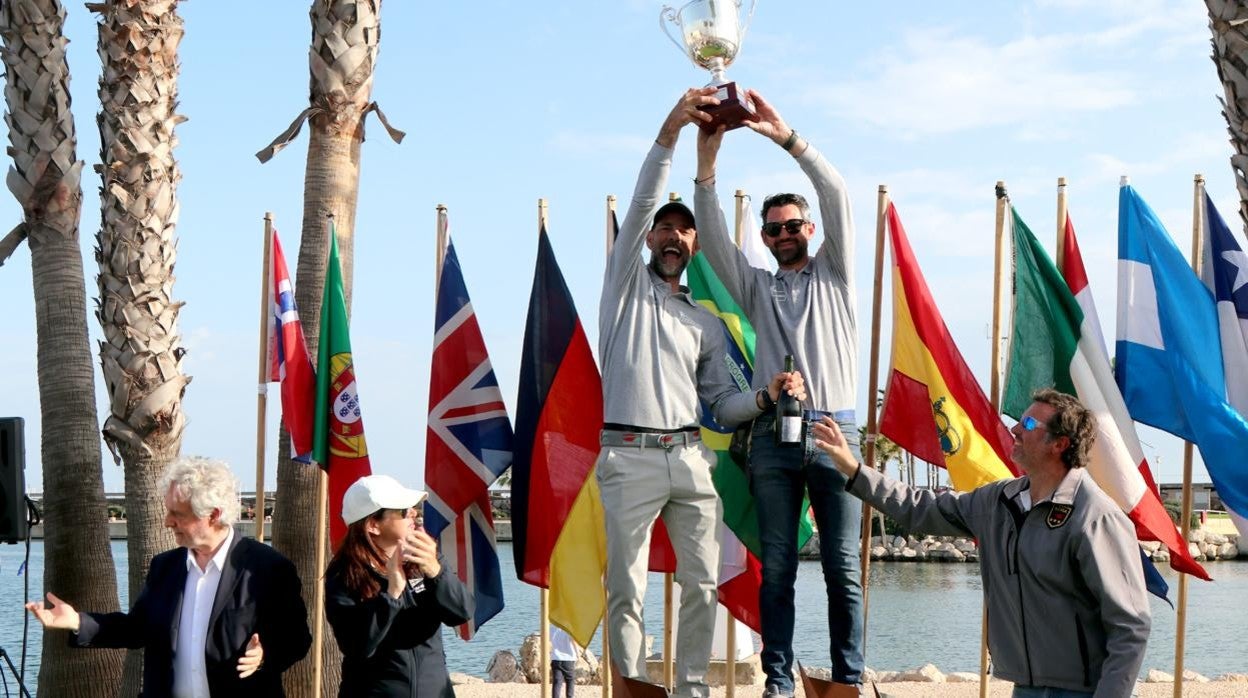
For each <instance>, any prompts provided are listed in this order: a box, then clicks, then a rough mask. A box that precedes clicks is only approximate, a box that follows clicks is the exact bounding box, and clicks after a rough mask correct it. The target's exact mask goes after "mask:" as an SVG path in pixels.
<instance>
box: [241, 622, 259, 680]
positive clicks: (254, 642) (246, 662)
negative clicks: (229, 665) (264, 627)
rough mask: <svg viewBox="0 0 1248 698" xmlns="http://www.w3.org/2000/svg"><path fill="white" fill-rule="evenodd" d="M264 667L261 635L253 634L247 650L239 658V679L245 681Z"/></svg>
mask: <svg viewBox="0 0 1248 698" xmlns="http://www.w3.org/2000/svg"><path fill="white" fill-rule="evenodd" d="M262 666H264V645H261V644H260V633H253V634H252V636H251V640H249V641H248V642H247V649H246V650H245V651H244V652H243V656H241V657H239V658H238V678H240V679H245V678H247V677H248V676H251V675H252V674H254V673H256V671H258V670H259V669H260V667H262Z"/></svg>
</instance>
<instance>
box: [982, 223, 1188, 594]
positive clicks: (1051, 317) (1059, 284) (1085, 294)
mask: <svg viewBox="0 0 1248 698" xmlns="http://www.w3.org/2000/svg"><path fill="white" fill-rule="evenodd" d="M1011 213H1012V215H1013V222H1014V313H1013V330H1012V331H1011V332H1010V360H1009V364H1008V366H1009V368H1008V369H1007V371H1008V372H1007V374H1006V381H1005V397H1004V399H1003V401H1002V405H1003V411H1004V412H1005V413H1006V414H1008V415H1010V416H1012V417H1014V418H1015V419H1020V418H1021V417H1022V415H1023V412H1024V411H1025V410H1026V409H1027V407H1028V406H1029V405H1031V402H1032V400H1031V394H1032V392H1034V391H1035V390H1037V389H1039V388H1050V387H1051V388H1055V389H1057V390H1060V391H1062V392H1064V393H1068V394H1071V395H1075V396H1077V397H1078V398H1079V401H1080V402H1082V403H1083V405H1084V407H1086V408H1088V410H1090V411H1091V412H1092V414H1093V415H1095V416H1096V438H1095V440H1094V441H1093V442H1092V448H1091V451H1090V453H1089V458H1088V465H1087V467H1088V474H1089V475H1091V476H1092V479H1093V480H1095V481H1096V484H1097V485H1099V486H1100V488H1101V489H1102V490H1104V492H1105V494H1107V495H1109V497H1110V499H1112V500H1114V503H1115V504H1117V505H1118V507H1119V508H1120V509H1122V511H1123V512H1124V513H1126V515H1127V517H1128V518H1130V519H1131V522H1132V523H1134V524H1135V530H1136V536H1137V537H1139V538H1141V539H1143V540H1155V541H1161V542H1162V543H1163V544H1164V545H1165V546H1166V548H1167V549H1168V550H1169V551H1170V566H1171V567H1173V568H1174V569H1176V570H1178V571H1180V572H1186V573H1188V574H1192V575H1195V576H1197V577H1200V578H1202V579H1209V575H1208V574H1207V573H1206V572H1205V570H1204V569H1202V568H1201V566H1200V565H1199V564H1197V562H1196V560H1195V559H1193V558H1192V556H1191V554H1190V553H1189V552H1188V549H1187V544H1186V543H1185V542H1184V541H1183V537H1182V535H1180V533H1179V531H1178V529H1177V528H1175V526H1174V522H1173V521H1172V520H1171V519H1170V515H1169V514H1168V513H1167V512H1166V509H1165V507H1164V506H1162V503H1161V499H1160V498H1159V497H1158V495H1157V490H1156V488H1155V487H1151V486H1150V485H1149V481H1150V480H1151V477H1148V478H1146V477H1145V474H1147V473H1148V462H1147V461H1146V460H1145V459H1144V451H1143V449H1141V448H1140V442H1139V438H1138V437H1137V436H1136V434H1135V426H1134V425H1133V424H1132V422H1131V417H1130V415H1129V414H1128V413H1127V406H1126V405H1125V404H1124V403H1123V401H1122V395H1121V393H1119V391H1118V386H1117V385H1116V384H1115V383H1114V376H1113V371H1112V370H1111V369H1110V366H1109V355H1108V353H1107V351H1106V349H1105V344H1104V339H1102V336H1101V332H1100V321H1099V319H1098V318H1097V315H1096V306H1095V304H1094V303H1093V299H1092V289H1091V288H1090V287H1089V286H1088V279H1087V274H1086V273H1085V272H1084V268H1083V259H1082V256H1081V255H1080V253H1079V245H1078V242H1077V241H1076V239H1075V228H1074V225H1073V224H1072V223H1071V222H1070V219H1069V218H1067V219H1066V224H1065V233H1064V243H1063V248H1064V249H1065V252H1066V254H1065V257H1064V258H1063V260H1062V269H1063V272H1061V273H1059V272H1058V270H1057V267H1056V266H1055V265H1054V264H1053V262H1052V260H1050V259H1049V256H1048V253H1046V252H1045V251H1044V248H1043V247H1041V246H1040V241H1039V240H1037V239H1036V236H1035V235H1034V234H1032V232H1031V230H1030V229H1029V228H1028V227H1027V224H1026V223H1024V222H1023V219H1022V218H1021V217H1020V216H1019V215H1018V211H1016V210H1014V209H1013V207H1011ZM1148 566H1151V562H1150V563H1149V565H1148ZM1161 594H1162V597H1163V598H1164V592H1161Z"/></svg>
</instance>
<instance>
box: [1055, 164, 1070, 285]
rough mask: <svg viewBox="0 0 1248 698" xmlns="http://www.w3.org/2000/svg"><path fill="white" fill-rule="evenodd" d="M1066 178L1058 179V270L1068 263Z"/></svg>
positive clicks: (1056, 257)
mask: <svg viewBox="0 0 1248 698" xmlns="http://www.w3.org/2000/svg"><path fill="white" fill-rule="evenodd" d="M1067 215H1068V214H1067V211H1066V178H1065V177H1058V178H1057V247H1055V248H1054V249H1055V250H1057V255H1056V256H1055V257H1054V261H1055V262H1057V270H1058V271H1059V272H1060V271H1061V270H1062V265H1063V264H1065V263H1066V216H1067Z"/></svg>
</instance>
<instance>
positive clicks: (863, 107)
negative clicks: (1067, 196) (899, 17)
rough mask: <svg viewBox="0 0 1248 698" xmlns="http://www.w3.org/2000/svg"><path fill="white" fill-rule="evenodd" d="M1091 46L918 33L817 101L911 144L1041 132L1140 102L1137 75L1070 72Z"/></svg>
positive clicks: (1075, 38)
mask: <svg viewBox="0 0 1248 698" xmlns="http://www.w3.org/2000/svg"><path fill="white" fill-rule="evenodd" d="M1088 40H1089V39H1088V37H1087V36H1082V35H1072V34H1067V35H1052V36H1046V37H1035V36H1028V37H1023V38H1020V39H1017V40H1015V41H1011V42H1008V43H1005V44H1000V45H994V44H991V43H988V42H986V41H984V40H982V39H980V38H977V37H969V36H959V35H957V34H955V33H954V32H953V31H952V30H950V29H937V30H930V31H925V32H915V31H912V32H908V33H907V34H906V35H904V37H903V38H902V41H901V44H902V45H901V48H900V50H899V51H896V52H893V53H889V54H887V55H881V56H879V57H877V58H876V59H875V60H874V65H867V66H866V67H865V70H864V71H860V72H866V73H868V74H870V76H871V77H870V78H867V79H859V80H854V81H850V82H845V83H841V84H836V85H832V86H830V87H826V88H820V89H818V90H815V91H814V92H813V93H812V95H811V98H812V99H814V100H815V101H817V102H821V103H823V104H824V105H826V106H827V107H828V108H829V109H831V110H832V111H834V112H836V113H837V114H838V115H839V116H840V117H842V118H844V119H846V120H849V121H859V122H866V123H870V124H873V125H875V126H877V127H879V128H881V129H886V130H889V131H893V132H896V133H900V134H904V135H905V136H906V137H918V136H923V135H927V134H942V133H952V132H956V131H963V130H971V129H980V128H986V127H993V126H1003V125H1011V124H1035V123H1037V122H1038V121H1040V120H1044V119H1047V120H1049V121H1052V120H1053V118H1054V117H1055V116H1060V115H1064V114H1071V113H1078V112H1087V111H1102V110H1106V109H1114V108H1118V107H1122V106H1125V105H1129V104H1131V103H1133V102H1135V101H1136V100H1137V95H1136V91H1135V90H1134V89H1133V88H1132V86H1131V83H1132V77H1131V76H1130V75H1128V74H1126V73H1124V72H1121V71H1118V70H1113V69H1100V70H1080V69H1078V68H1075V67H1073V66H1071V65H1068V64H1067V59H1066V58H1065V56H1066V54H1067V53H1068V52H1069V51H1070V49H1071V48H1072V46H1074V45H1076V44H1080V43H1085V42H1087V41H1088ZM1044 132H1045V133H1047V134H1049V135H1051V134H1052V131H1051V129H1050V128H1049V127H1046V128H1045V129H1044Z"/></svg>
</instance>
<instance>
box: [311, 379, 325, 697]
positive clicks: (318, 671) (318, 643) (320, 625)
mask: <svg viewBox="0 0 1248 698" xmlns="http://www.w3.org/2000/svg"><path fill="white" fill-rule="evenodd" d="M327 370H328V369H327ZM316 501H317V506H316V567H314V568H313V569H316V570H323V569H325V546H327V545H328V544H329V543H328V540H327V538H328V536H327V533H326V530H325V529H326V528H328V519H329V474H328V473H326V472H325V469H324V468H322V467H320V464H319V463H318V464H317V467H316ZM313 588H315V590H316V591H314V592H313V594H312V598H313V601H312V617H313V618H315V619H316V620H315V622H313V624H312V695H314V696H320V695H321V682H322V680H323V674H324V672H325V667H324V662H325V659H324V657H322V656H321V649H322V646H323V645H324V643H325V585H324V584H314V585H313Z"/></svg>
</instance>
